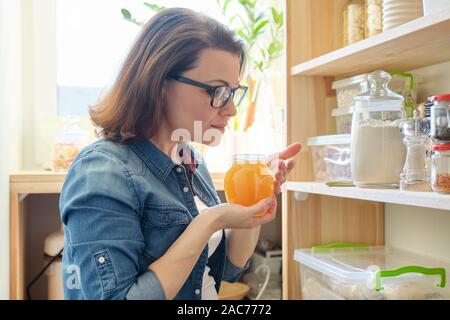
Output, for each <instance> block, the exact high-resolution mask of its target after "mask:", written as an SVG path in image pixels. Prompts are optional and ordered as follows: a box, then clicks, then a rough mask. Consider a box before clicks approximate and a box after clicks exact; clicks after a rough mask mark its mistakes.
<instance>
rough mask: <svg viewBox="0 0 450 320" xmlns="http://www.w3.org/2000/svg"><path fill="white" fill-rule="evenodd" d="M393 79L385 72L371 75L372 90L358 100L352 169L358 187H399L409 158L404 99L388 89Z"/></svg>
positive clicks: (354, 181)
mask: <svg viewBox="0 0 450 320" xmlns="http://www.w3.org/2000/svg"><path fill="white" fill-rule="evenodd" d="M390 79H391V75H390V74H389V73H387V72H384V71H375V72H373V73H371V74H369V82H370V89H369V91H368V92H366V93H364V94H362V95H360V96H357V97H356V98H355V101H356V104H355V111H354V112H353V120H352V138H351V153H352V156H351V162H352V165H351V168H352V173H353V183H354V184H355V185H356V186H358V187H363V188H398V187H399V182H400V173H401V172H402V169H403V165H404V163H405V157H406V148H405V145H404V143H403V139H402V135H401V132H400V125H401V124H402V123H403V121H404V120H405V119H406V112H405V109H404V107H403V102H404V99H403V97H402V96H400V95H398V94H396V93H394V92H392V91H390V90H389V89H388V83H389V80H390Z"/></svg>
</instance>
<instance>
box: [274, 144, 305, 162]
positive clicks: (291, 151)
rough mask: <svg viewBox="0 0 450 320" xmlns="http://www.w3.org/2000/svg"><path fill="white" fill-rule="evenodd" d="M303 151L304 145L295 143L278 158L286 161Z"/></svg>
mask: <svg viewBox="0 0 450 320" xmlns="http://www.w3.org/2000/svg"><path fill="white" fill-rule="evenodd" d="M301 149H302V145H301V144H300V143H293V144H291V145H290V146H288V147H287V148H286V149H284V150H283V151H281V152H280V153H279V154H278V158H279V159H284V160H286V159H289V158H292V157H294V156H295V155H296V154H297V153H299V152H300V150H301Z"/></svg>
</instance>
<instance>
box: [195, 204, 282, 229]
mask: <svg viewBox="0 0 450 320" xmlns="http://www.w3.org/2000/svg"><path fill="white" fill-rule="evenodd" d="M276 209H277V201H276V198H275V197H273V198H266V199H263V200H261V201H259V202H258V203H256V204H254V205H252V206H248V207H246V206H241V205H238V204H232V203H223V204H219V205H217V206H214V207H210V208H208V209H206V210H205V211H206V212H204V213H203V214H209V215H213V216H214V222H215V223H214V225H215V229H216V230H220V229H250V228H254V227H257V226H260V225H263V224H266V223H268V222H270V221H272V220H273V219H274V218H275V212H276ZM263 212H266V214H265V215H264V216H258V217H255V215H258V214H262V213H263Z"/></svg>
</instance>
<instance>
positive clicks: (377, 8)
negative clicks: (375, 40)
mask: <svg viewBox="0 0 450 320" xmlns="http://www.w3.org/2000/svg"><path fill="white" fill-rule="evenodd" d="M381 2H382V1H381V0H366V1H365V6H366V8H365V12H366V38H368V37H372V36H374V35H376V34H379V33H380V32H382V31H383V25H382V22H381V21H382V18H381V17H382V7H381Z"/></svg>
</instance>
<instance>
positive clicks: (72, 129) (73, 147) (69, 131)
mask: <svg viewBox="0 0 450 320" xmlns="http://www.w3.org/2000/svg"><path fill="white" fill-rule="evenodd" d="M79 122H80V119H79V118H75V117H67V118H64V119H63V123H64V126H63V128H62V129H61V130H60V131H59V132H58V134H57V135H56V138H55V143H54V145H53V156H52V170H53V171H67V170H68V169H69V168H70V166H71V165H72V162H73V161H74V160H75V158H76V156H77V155H78V153H79V152H80V150H81V149H82V148H83V147H85V146H86V145H87V144H88V143H89V133H88V132H87V131H85V130H83V129H82V128H81V127H80V126H79Z"/></svg>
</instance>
